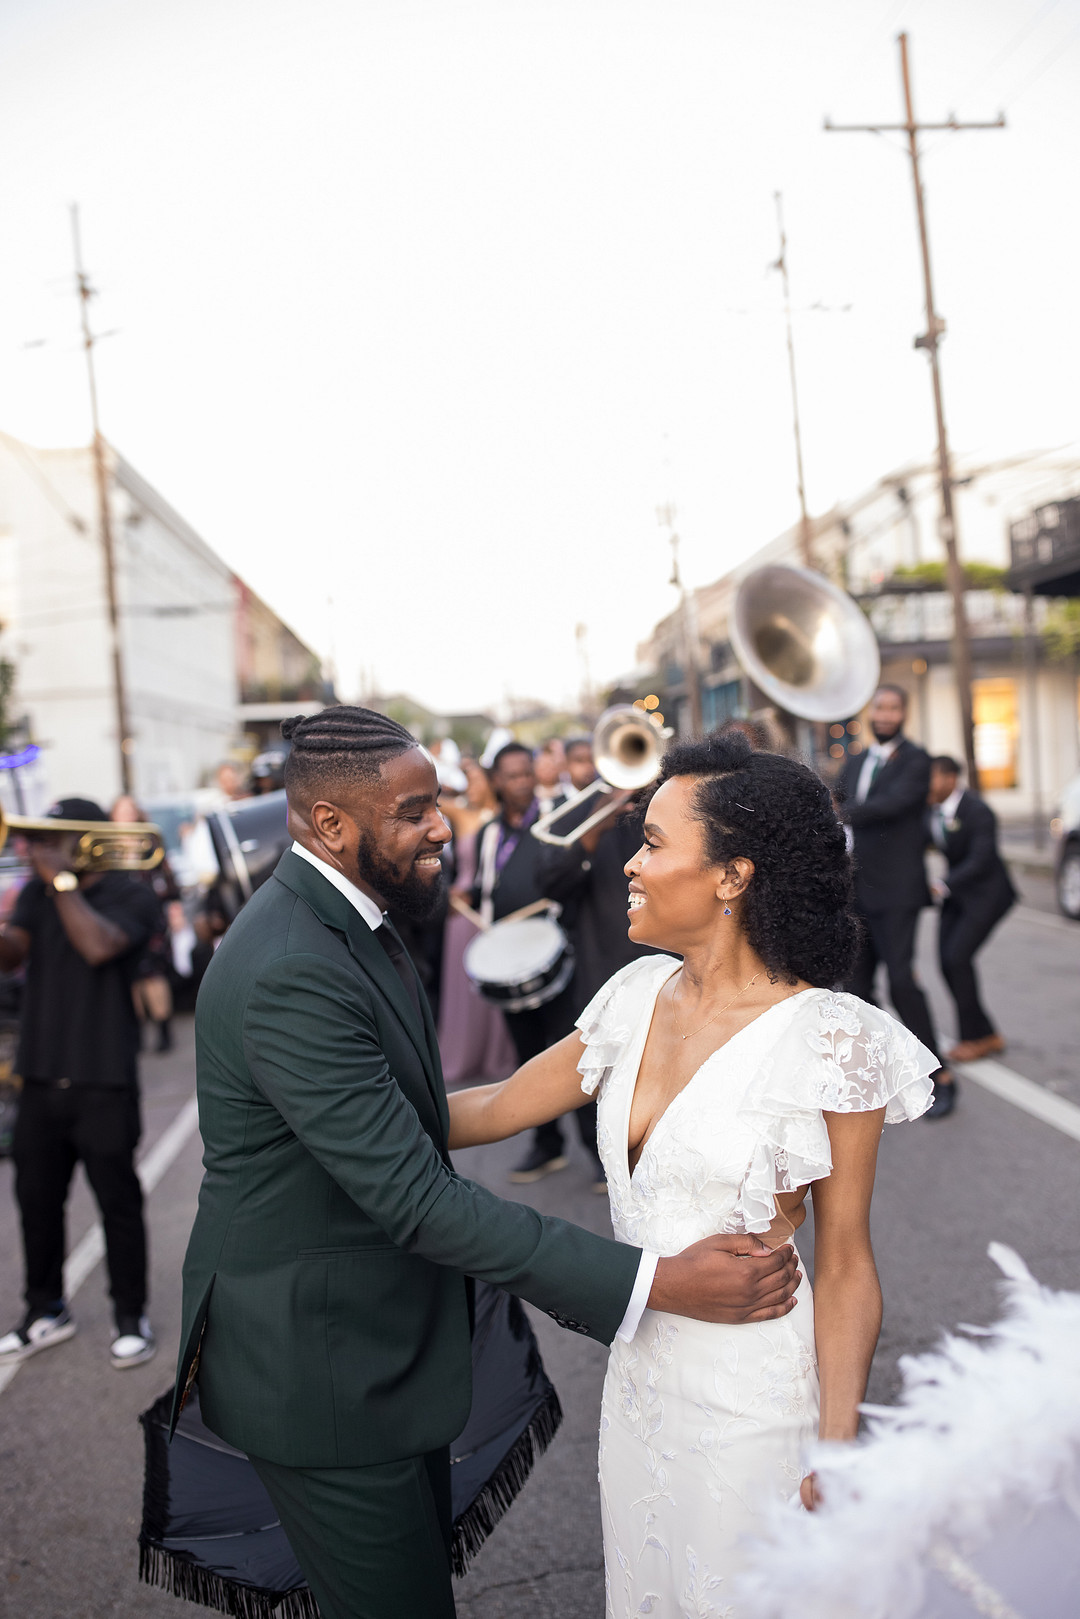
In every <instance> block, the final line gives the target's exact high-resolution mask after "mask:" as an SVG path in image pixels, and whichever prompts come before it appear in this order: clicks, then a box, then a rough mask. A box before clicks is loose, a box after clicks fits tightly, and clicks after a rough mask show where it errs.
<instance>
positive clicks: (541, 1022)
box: [503, 983, 599, 1158]
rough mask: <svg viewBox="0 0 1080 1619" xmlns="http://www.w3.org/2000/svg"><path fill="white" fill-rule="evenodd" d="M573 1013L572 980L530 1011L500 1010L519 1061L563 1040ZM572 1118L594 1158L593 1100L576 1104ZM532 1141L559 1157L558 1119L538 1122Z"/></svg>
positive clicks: (561, 1143)
mask: <svg viewBox="0 0 1080 1619" xmlns="http://www.w3.org/2000/svg"><path fill="white" fill-rule="evenodd" d="M577 1014H578V1004H577V997H576V995H575V993H574V986H573V984H572V983H571V984H570V986H569V988H567V989H564V990H563V992H562V994H561V995H556V997H555V999H554V1000H553V1001H548V1003H547V1005H546V1006H538V1007H536V1009H535V1010H534V1011H531V1012H504V1013H503V1017H504V1018H505V1019H506V1027H507V1028H508V1029H509V1031H510V1038H511V1040H512V1041H513V1042H514V1051H515V1053H516V1054H517V1060H518V1063H519V1065H520V1064H521V1063H525V1062H528V1061H529V1060H530V1058H532V1057H539V1055H540V1053H541V1052H542V1051H546V1050H547V1049H548V1047H549V1046H553V1045H556V1044H557V1042H558V1041H560V1040H565V1038H566V1036H567V1035H568V1034H569V1033H570V1032H571V1031H572V1029H573V1027H574V1020H575V1019H576V1017H577ZM574 1119H575V1121H576V1123H577V1129H578V1135H579V1136H580V1137H581V1142H582V1145H583V1146H584V1148H585V1150H586V1151H587V1152H588V1153H590V1154H591V1155H592V1157H593V1158H598V1157H599V1154H598V1153H597V1150H596V1103H595V1102H586V1104H585V1106H584V1107H579V1108H578V1109H577V1110H576V1112H575V1113H574ZM533 1141H534V1142H535V1143H536V1145H537V1147H538V1148H540V1150H541V1151H542V1152H543V1153H544V1155H545V1157H548V1158H558V1157H561V1155H562V1153H563V1150H564V1148H565V1145H566V1143H565V1141H564V1140H563V1133H562V1125H561V1124H560V1122H559V1120H558V1119H552V1120H551V1122H550V1123H549V1124H538V1125H537V1127H536V1129H535V1130H534V1131H533Z"/></svg>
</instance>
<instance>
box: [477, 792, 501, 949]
mask: <svg viewBox="0 0 1080 1619" xmlns="http://www.w3.org/2000/svg"><path fill="white" fill-rule="evenodd" d="M498 853H499V819H498V816H496V817H495V819H494V820H492V821H489V822H488V823H487V825H486V826H485V827H482V828H481V831H480V857H479V859H478V861H477V869H478V870H479V873H480V915H481V916H482V917H483V918H484V921H485V922H486V923H487V924H488V926H489V927H490V926H491V923H492V922H493V921H494V918H495V902H494V900H493V899H492V897H491V896H492V895H493V893H494V892H495V878H496V876H497V873H496V870H495V861H496V859H497V858H498Z"/></svg>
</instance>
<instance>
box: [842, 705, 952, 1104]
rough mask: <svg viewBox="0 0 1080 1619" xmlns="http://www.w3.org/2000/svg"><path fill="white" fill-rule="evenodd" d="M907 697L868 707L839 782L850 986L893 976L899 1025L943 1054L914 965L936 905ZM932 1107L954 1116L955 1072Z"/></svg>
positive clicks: (939, 1087) (857, 989)
mask: <svg viewBox="0 0 1080 1619" xmlns="http://www.w3.org/2000/svg"><path fill="white" fill-rule="evenodd" d="M906 717H907V693H906V692H905V691H904V690H903V688H902V687H900V686H888V685H886V686H881V687H879V688H878V690H877V691H876V692H875V693H874V697H873V701H872V702H871V704H870V714H869V720H870V729H871V732H872V733H873V738H874V740H873V742H872V743H871V744H870V746H869V747H868V748H866V749H865V750H864V751H863V752H862V753H856V754H849V755H848V757H847V759H845V761H844V764H843V768H842V769H841V771H840V775H839V778H838V780H837V783H836V789H835V791H836V801H837V808H838V810H839V813H840V817H841V819H842V820H844V821H846V822H847V824H848V826H849V827H850V828H851V835H852V853H853V855H854V859H855V903H856V908H857V909H858V911H859V914H860V915H861V917H862V920H863V929H864V932H863V944H862V949H861V950H860V952H859V956H858V959H857V961H856V963H855V969H854V971H853V973H852V975H851V977H850V979H849V980H848V982H847V984H846V985H845V988H846V989H848V990H850V992H851V993H852V994H853V995H858V996H861V998H862V999H863V1000H864V1001H873V999H874V977H875V974H876V972H877V967H878V963H879V962H883V963H884V964H885V968H886V971H887V972H888V975H889V996H890V999H891V1000H892V1003H893V1006H894V1007H895V1008H896V1013H897V1016H898V1017H899V1018H900V1020H901V1022H903V1023H906V1024H907V1026H908V1028H909V1029H910V1030H911V1032H912V1034H914V1035H916V1036H917V1037H918V1038H919V1039H920V1040H921V1041H922V1043H923V1045H925V1046H929V1047H930V1050H931V1051H937V1049H938V1045H937V1039H936V1036H935V1034H934V1025H933V1020H932V1019H931V1016H930V1008H929V1006H928V1005H927V1002H926V996H925V995H924V994H923V992H922V988H921V987H920V985H919V982H918V980H917V978H916V977H915V969H914V964H913V959H912V958H913V956H914V954H915V929H916V926H917V924H918V921H919V912H920V911H921V910H923V909H924V907H925V906H927V905H929V904H930V890H929V887H928V885H927V881H926V866H925V861H924V856H925V851H926V795H927V793H928V792H929V790H930V758H929V755H928V754H927V753H926V752H925V750H924V749H922V748H920V747H917V746H916V744H915V743H914V742H909V741H908V739H907V737H905V735H904V720H905V719H906ZM934 1093H935V1094H934V1105H933V1107H932V1108H931V1110H930V1112H929V1113H928V1114H927V1117H928V1118H940V1117H942V1116H943V1115H944V1114H945V1113H949V1112H951V1111H952V1107H953V1103H954V1101H955V1097H956V1092H955V1088H954V1085H953V1077H952V1074H951V1073H949V1072H948V1070H947V1069H939V1070H938V1072H937V1073H936V1074H935V1075H934Z"/></svg>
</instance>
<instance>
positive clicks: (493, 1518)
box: [450, 1387, 563, 1579]
mask: <svg viewBox="0 0 1080 1619" xmlns="http://www.w3.org/2000/svg"><path fill="white" fill-rule="evenodd" d="M562 1419H563V1412H562V1406H561V1405H560V1404H559V1396H558V1395H557V1394H556V1392H555V1390H554V1388H551V1387H549V1389H548V1392H547V1395H546V1396H545V1399H544V1402H543V1404H542V1405H541V1406H539V1408H538V1409H537V1411H536V1413H535V1415H534V1416H533V1418H532V1420H531V1421H530V1422H529V1424H528V1426H527V1427H525V1428H523V1429H522V1431H521V1433H520V1434H519V1435H518V1437H517V1439H515V1441H514V1443H513V1444H512V1445H511V1447H510V1449H509V1450H508V1451H507V1453H506V1455H505V1456H504V1457H503V1459H502V1461H501V1462H500V1463H499V1465H498V1467H497V1468H496V1469H495V1471H494V1473H492V1475H491V1477H490V1478H489V1479H488V1481H487V1483H486V1484H485V1485H484V1487H483V1489H482V1490H481V1491H480V1494H479V1495H478V1496H477V1497H476V1500H475V1501H473V1502H472V1504H471V1505H470V1506H468V1507H466V1509H465V1511H464V1512H463V1513H462V1514H461V1516H460V1518H458V1519H457V1520H456V1522H455V1523H454V1539H453V1544H452V1546H451V1549H450V1564H451V1567H452V1568H453V1571H454V1574H455V1575H456V1576H457V1578H458V1579H460V1578H461V1577H462V1575H463V1574H465V1573H466V1572H467V1570H468V1567H469V1564H470V1563H471V1562H472V1560H473V1558H474V1557H475V1556H476V1554H477V1552H478V1551H479V1550H480V1548H481V1546H482V1545H483V1544H484V1542H485V1540H486V1539H487V1538H488V1536H489V1535H490V1534H491V1532H492V1530H493V1529H494V1528H495V1526H496V1524H498V1523H499V1522H500V1521H501V1519H502V1518H504V1517H505V1516H506V1513H507V1512H508V1511H509V1510H510V1508H511V1506H512V1505H513V1504H514V1501H515V1499H516V1498H517V1496H518V1495H519V1494H520V1492H521V1488H522V1486H523V1485H524V1483H525V1481H526V1479H527V1478H528V1477H529V1474H530V1473H531V1472H532V1470H533V1467H534V1466H535V1464H536V1459H537V1457H538V1456H542V1455H543V1454H544V1452H545V1450H546V1449H547V1448H548V1446H549V1445H550V1444H551V1441H552V1440H553V1439H554V1437H555V1435H556V1434H557V1433H558V1431H559V1426H560V1424H561V1422H562Z"/></svg>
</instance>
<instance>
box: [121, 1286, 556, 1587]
mask: <svg viewBox="0 0 1080 1619" xmlns="http://www.w3.org/2000/svg"><path fill="white" fill-rule="evenodd" d="M472 1359H473V1404H472V1411H471V1413H470V1415H469V1420H468V1422H467V1423H466V1425H465V1428H464V1430H463V1431H462V1433H461V1435H460V1436H459V1437H458V1439H457V1440H456V1441H455V1442H454V1444H453V1445H451V1447H450V1460H451V1468H450V1482H451V1488H452V1494H453V1512H454V1542H453V1554H452V1561H453V1568H454V1573H455V1574H457V1575H461V1574H464V1572H465V1570H466V1568H467V1567H468V1565H469V1563H470V1561H471V1559H472V1558H473V1557H474V1556H475V1555H476V1553H477V1552H478V1551H479V1549H480V1547H481V1546H482V1545H483V1543H484V1541H485V1540H486V1539H487V1537H488V1535H490V1533H491V1531H492V1530H493V1529H494V1527H495V1525H496V1524H497V1523H498V1522H499V1520H500V1518H501V1517H502V1516H503V1514H504V1513H505V1512H506V1510H507V1508H508V1507H509V1506H510V1505H511V1503H512V1502H513V1500H514V1497H515V1496H516V1495H517V1493H518V1491H519V1490H520V1489H521V1487H522V1485H523V1484H524V1483H525V1480H526V1479H527V1478H528V1476H529V1474H530V1472H531V1471H532V1468H533V1464H534V1462H535V1460H536V1458H537V1456H540V1455H542V1454H543V1452H544V1451H545V1450H546V1449H547V1447H548V1445H549V1444H550V1443H551V1440H552V1439H553V1437H554V1435H555V1433H556V1431H557V1429H558V1427H559V1424H560V1422H561V1421H562V1409H561V1407H560V1405H559V1398H558V1395H557V1394H556V1393H555V1389H554V1388H553V1386H552V1384H551V1383H550V1381H549V1380H548V1376H547V1373H546V1372H545V1371H544V1367H543V1362H542V1361H541V1359H540V1351H539V1349H538V1348H537V1345H536V1339H535V1338H534V1336H533V1332H532V1328H531V1327H530V1326H529V1323H528V1321H527V1319H526V1316H525V1312H524V1310H523V1309H522V1307H521V1304H520V1303H519V1301H518V1300H517V1299H515V1298H511V1297H510V1295H509V1294H507V1293H504V1292H503V1291H502V1289H501V1288H498V1287H491V1286H490V1285H489V1284H487V1283H484V1282H480V1283H477V1286H476V1310H475V1324H474V1329H473V1351H472ZM171 1405H172V1390H171V1389H170V1390H169V1391H168V1392H167V1393H165V1394H163V1395H162V1396H161V1398H160V1399H159V1400H155V1402H154V1404H153V1405H152V1406H151V1407H150V1409H149V1410H148V1411H144V1412H143V1414H142V1416H141V1418H140V1421H141V1422H142V1425H143V1430H144V1433H145V1435H146V1481H145V1488H144V1495H143V1521H142V1530H141V1532H140V1535H139V1577H140V1579H143V1580H145V1581H146V1582H147V1583H148V1584H150V1585H157V1586H161V1587H162V1588H163V1589H164V1590H166V1591H171V1592H172V1593H173V1594H174V1595H175V1596H179V1597H186V1598H187V1600H188V1601H189V1602H199V1603H202V1604H203V1606H204V1607H207V1608H215V1609H216V1610H217V1611H218V1612H219V1613H227V1614H233V1615H236V1616H237V1619H318V1612H319V1610H318V1607H317V1605H316V1602H315V1599H314V1597H313V1596H312V1594H311V1592H310V1591H309V1590H308V1587H307V1584H306V1582H305V1580H304V1576H303V1574H302V1573H301V1572H300V1567H299V1564H298V1563H297V1561H296V1558H295V1557H294V1556H293V1552H292V1547H291V1546H290V1545H289V1542H288V1540H287V1539H286V1537H285V1531H284V1530H283V1529H282V1527H281V1524H280V1523H279V1522H278V1519H277V1514H276V1513H275V1511H274V1508H273V1506H272V1505H271V1503H270V1498H269V1496H268V1495H267V1493H266V1491H265V1489H264V1488H263V1485H262V1482H261V1480H260V1479H259V1476H258V1474H257V1473H256V1471H255V1469H254V1468H253V1467H252V1465H251V1463H250V1462H249V1461H248V1459H247V1457H246V1456H245V1455H244V1454H243V1452H242V1451H239V1450H234V1449H233V1448H232V1446H231V1445H227V1444H226V1443H225V1442H224V1440H222V1439H218V1438H217V1437H216V1435H214V1434H212V1433H211V1432H210V1430H209V1429H208V1428H206V1427H205V1426H204V1424H203V1422H202V1418H201V1417H200V1415H199V1408H198V1388H197V1386H196V1387H195V1388H194V1389H193V1390H192V1394H191V1397H190V1398H189V1400H188V1402H187V1404H186V1405H185V1407H184V1410H183V1412H182V1414H181V1417H180V1421H179V1423H178V1425H177V1429H176V1436H175V1438H174V1439H173V1441H172V1443H171V1444H170V1442H169V1438H168V1432H169V1412H170V1408H171Z"/></svg>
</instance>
